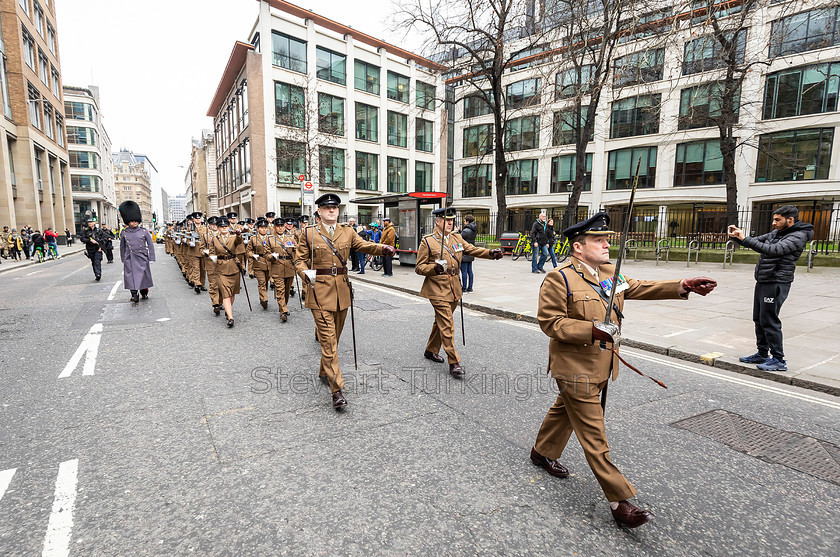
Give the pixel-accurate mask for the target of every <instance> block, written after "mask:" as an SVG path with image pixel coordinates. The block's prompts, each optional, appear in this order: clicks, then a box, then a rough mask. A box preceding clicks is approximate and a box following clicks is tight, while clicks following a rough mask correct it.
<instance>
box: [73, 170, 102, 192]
mask: <svg viewBox="0 0 840 557" xmlns="http://www.w3.org/2000/svg"><path fill="white" fill-rule="evenodd" d="M70 189H71V190H72V191H77V192H83V193H101V191H102V188H101V187H100V180H99V176H88V175H86V174H71V175H70Z"/></svg>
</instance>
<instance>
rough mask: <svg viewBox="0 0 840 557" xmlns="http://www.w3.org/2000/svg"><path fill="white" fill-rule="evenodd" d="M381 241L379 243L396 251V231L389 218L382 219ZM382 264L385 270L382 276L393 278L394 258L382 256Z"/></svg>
mask: <svg viewBox="0 0 840 557" xmlns="http://www.w3.org/2000/svg"><path fill="white" fill-rule="evenodd" d="M382 226H384V228H383V229H382V239H381V241H380V243H381V244H383V245H386V246H391V247H392V248H394V251H396V249H397V231H396V229H395V228H394V225H393V224H391V218H390V217H385V218H383V219H382ZM382 264H383V267H384V268H385V269H384V271H383V273H382V276H383V277H392V276H394V267H393V264H394V257H393V256H391V255H383V256H382Z"/></svg>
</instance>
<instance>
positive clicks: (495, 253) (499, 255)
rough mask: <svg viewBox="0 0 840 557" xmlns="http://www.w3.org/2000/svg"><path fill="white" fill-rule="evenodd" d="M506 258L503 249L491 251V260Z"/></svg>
mask: <svg viewBox="0 0 840 557" xmlns="http://www.w3.org/2000/svg"><path fill="white" fill-rule="evenodd" d="M502 257H504V252H502V248H493V249H491V250H490V259H493V260H497V259H501V258H502Z"/></svg>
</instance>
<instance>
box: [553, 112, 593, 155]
mask: <svg viewBox="0 0 840 557" xmlns="http://www.w3.org/2000/svg"><path fill="white" fill-rule="evenodd" d="M588 113H589V108H588V107H581V109H580V118H578V111H577V110H575V109H574V108H572V109H570V110H564V111H561V112H555V113H554V123H553V126H552V134H551V144H552V145H554V146H555V147H556V146H557V145H569V144H571V143H575V144H576V143H577V136H578V130H579V131H580V132H583V127H584V126H585V125H586V115H587V114H588ZM594 140H595V130H594V129H593V130H592V133H590V134H589V139H588V141H594Z"/></svg>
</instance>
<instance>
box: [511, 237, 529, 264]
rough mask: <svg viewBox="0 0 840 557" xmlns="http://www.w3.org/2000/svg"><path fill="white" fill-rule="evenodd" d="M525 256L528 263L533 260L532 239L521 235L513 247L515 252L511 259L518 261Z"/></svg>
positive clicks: (512, 253)
mask: <svg viewBox="0 0 840 557" xmlns="http://www.w3.org/2000/svg"><path fill="white" fill-rule="evenodd" d="M523 255H524V256H525V260H526V261H530V260H531V239H530V238H529V237H528V236H526V235H525V234H522V233H520V234H519V240H518V241H517V242H516V245H515V246H514V247H513V251H512V252H511V254H510V257H511V259H513V260H514V261H516V260H517V259H519V258H520V257H522V256H523Z"/></svg>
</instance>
